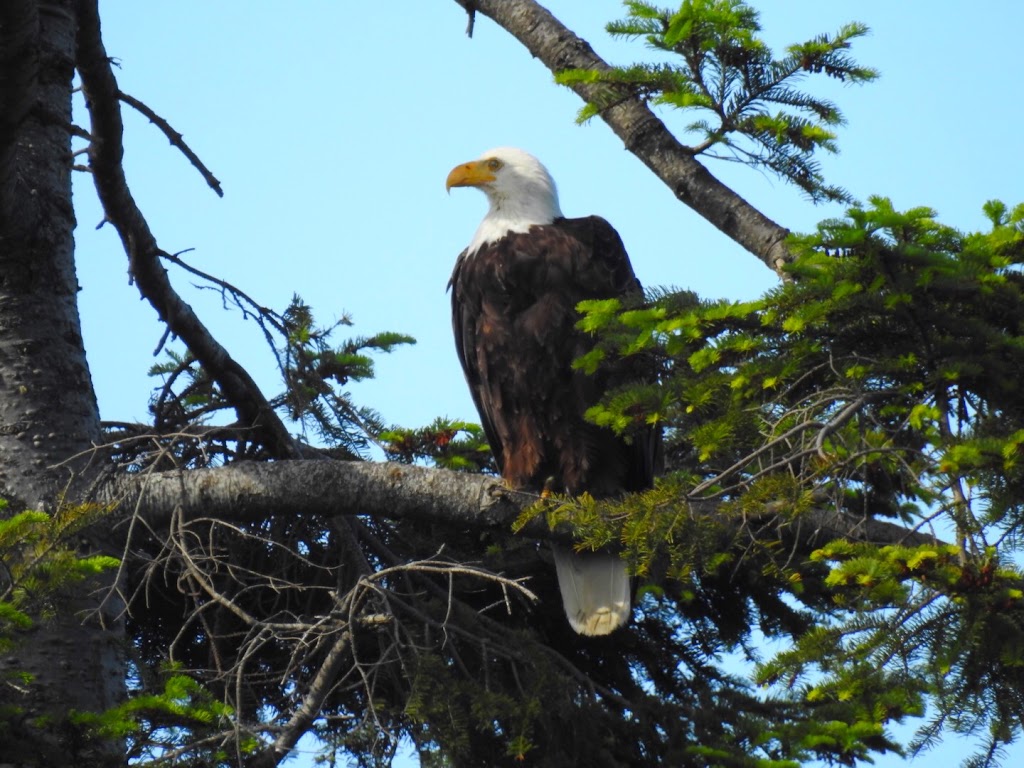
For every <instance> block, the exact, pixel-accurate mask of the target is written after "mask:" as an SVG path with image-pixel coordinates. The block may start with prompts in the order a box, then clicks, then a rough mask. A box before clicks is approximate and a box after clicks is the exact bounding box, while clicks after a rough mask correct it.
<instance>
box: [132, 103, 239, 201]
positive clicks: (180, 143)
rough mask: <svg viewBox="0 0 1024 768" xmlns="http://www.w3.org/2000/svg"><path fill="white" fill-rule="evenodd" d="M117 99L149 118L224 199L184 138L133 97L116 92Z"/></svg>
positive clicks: (215, 183) (219, 188) (217, 183)
mask: <svg viewBox="0 0 1024 768" xmlns="http://www.w3.org/2000/svg"><path fill="white" fill-rule="evenodd" d="M117 98H118V99H120V100H121V101H123V102H124V103H125V104H127V105H128V106H130V107H132V108H134V109H135V110H136V111H138V112H141V113H142V114H143V115H145V116H146V117H148V118H149V122H151V123H152V124H153V125H155V126H156V127H157V128H159V129H160V130H161V131H162V132H163V134H164V136H166V137H167V139H168V140H169V141H170V142H171V144H172V145H173V146H175V147H177V148H178V149H179V150H181V154H183V155H184V156H185V157H187V158H188V161H189V162H190V163H192V166H193V167H194V168H195V169H196V170H197V171H199V173H200V174H202V177H203V178H204V179H205V180H206V183H207V185H208V186H209V187H210V189H212V190H213V191H214V192H216V193H217V196H218V197H224V190H223V189H221V187H220V182H219V181H218V180H217V177H216V176H214V175H213V174H212V173H210V169H209V168H207V167H206V165H204V164H203V161H202V160H200V159H199V156H198V155H197V154H196V153H195V152H193V151H192V149H191V147H189V145H188V144H186V143H185V139H184V137H183V136H182V135H181V134H180V133H178V132H177V131H176V130H174V128H172V127H171V124H170V123H168V122H167V121H166V120H164V119H163V118H162V117H160V115H158V114H157V113H156V112H154V111H153V110H152V109H150V108H149V107H147V106H146V105H145V104H143V103H142V102H141V101H139V100H138V99H136V98H135V97H134V96H129V95H128V94H127V93H125V92H124V91H121V90H119V91H118V92H117Z"/></svg>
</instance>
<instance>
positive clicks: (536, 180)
mask: <svg viewBox="0 0 1024 768" xmlns="http://www.w3.org/2000/svg"><path fill="white" fill-rule="evenodd" d="M447 187H448V189H449V190H450V189H451V188H452V187H476V188H478V189H480V190H482V191H483V192H484V194H486V195H487V199H488V201H489V203H490V210H489V211H488V212H487V215H486V216H485V217H484V219H483V221H482V222H481V224H480V227H479V229H477V231H476V234H475V235H474V237H473V239H472V240H471V241H470V243H469V246H468V247H467V248H466V249H465V250H464V251H463V252H462V253H461V254H459V257H458V260H457V261H456V264H455V271H454V272H453V273H452V278H451V281H450V282H449V284H448V287H449V289H450V290H451V298H452V325H453V327H454V330H455V345H456V350H457V352H458V356H459V360H460V361H461V363H462V368H463V371H464V372H465V374H466V380H467V381H468V383H469V388H470V391H471V393H472V395H473V401H474V403H475V404H476V407H477V410H478V411H479V413H480V418H481V421H482V422H483V427H484V431H485V432H486V434H487V439H488V441H489V442H490V446H491V450H492V451H493V453H494V457H495V459H496V461H497V465H498V468H499V470H500V472H501V475H502V477H503V478H504V480H505V481H506V482H507V483H508V484H509V485H510V486H511V487H512V488H515V489H518V490H525V491H534V492H538V493H540V492H542V491H544V490H549V489H550V490H554V491H555V492H558V493H569V494H573V495H577V494H581V493H583V492H587V493H590V494H591V495H592V496H594V497H595V498H608V497H614V496H618V495H621V494H623V493H626V492H630V491H638V490H643V489H645V488H649V487H650V485H651V481H652V477H653V473H654V458H655V450H656V444H657V443H656V435H655V434H654V433H653V430H652V431H651V434H649V435H645V436H641V437H640V438H638V439H634V440H632V441H626V440H624V439H623V438H621V437H618V436H616V435H615V434H614V433H612V432H611V431H610V430H606V429H603V428H600V427H598V426H595V425H594V424H592V423H590V422H588V421H586V420H585V419H584V412H585V411H586V410H587V408H589V407H590V406H592V405H594V404H595V403H596V402H597V401H598V400H599V399H600V397H601V396H602V394H603V393H604V392H605V391H607V390H608V388H610V387H613V386H616V385H617V384H619V383H621V382H622V381H623V380H624V379H627V378H630V377H631V372H629V371H625V370H614V369H610V370H601V371H598V373H597V374H595V375H586V374H585V373H582V372H580V371H578V370H574V369H573V367H572V363H573V361H574V360H576V359H577V358H579V357H580V356H581V355H583V354H584V353H585V352H586V351H588V350H589V349H590V348H591V347H592V346H593V340H592V339H588V338H587V336H586V334H584V333H583V332H581V331H580V330H578V329H577V328H576V322H577V320H578V319H579V315H578V313H577V310H576V305H577V304H578V303H579V302H581V301H583V300H585V299H606V298H613V297H629V296H636V295H639V294H641V287H640V283H639V282H638V281H637V279H636V276H635V275H634V274H633V268H632V266H631V265H630V263H629V257H628V256H627V255H626V251H625V248H624V247H623V245H622V241H621V240H620V238H619V236H618V233H616V231H615V230H614V229H612V227H611V225H610V224H609V223H608V222H607V221H605V220H604V219H602V218H600V217H598V216H590V217H586V218H579V219H567V218H564V217H563V216H562V212H561V209H560V208H559V205H558V193H557V191H556V189H555V182H554V180H553V179H552V178H551V174H550V173H548V171H547V169H546V168H545V167H544V166H543V165H541V163H540V162H539V161H538V160H537V158H535V157H533V156H532V155H530V154H528V153H526V152H524V151H522V150H520V149H514V148H510V147H502V148H499V149H492V150H490V151H488V152H485V153H484V154H483V155H482V156H481V157H480V159H478V160H474V161H472V162H468V163H463V164H462V165H458V166H456V167H455V168H454V169H452V171H451V173H450V174H448V181H447ZM620 368H621V366H620ZM554 552H555V567H556V570H557V575H558V584H559V589H560V591H561V594H562V602H563V605H564V607H565V612H566V616H567V617H568V619H569V623H570V624H571V625H572V628H573V629H574V630H575V631H576V632H578V633H580V634H584V635H605V634H608V633H610V632H611V631H613V630H614V629H616V628H617V627H619V626H621V625H623V624H625V623H626V621H627V620H628V619H629V616H630V599H631V585H630V579H629V574H628V572H627V570H626V564H625V563H624V562H623V561H622V560H621V559H620V558H619V557H617V556H616V555H615V554H612V553H606V552H578V553H577V552H573V551H572V550H571V549H568V548H565V547H559V546H556V547H555V549H554Z"/></svg>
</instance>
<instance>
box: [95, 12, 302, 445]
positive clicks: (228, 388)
mask: <svg viewBox="0 0 1024 768" xmlns="http://www.w3.org/2000/svg"><path fill="white" fill-rule="evenodd" d="M76 8H77V15H78V20H79V30H78V41H77V44H78V50H77V56H76V60H77V65H78V71H79V74H80V75H81V78H82V90H83V92H84V93H85V96H86V105H87V107H88V109H89V114H90V117H91V120H92V126H91V128H92V130H91V131H90V133H91V135H92V137H93V141H92V143H91V145H90V151H89V166H90V168H91V169H92V171H93V178H94V180H95V184H96V191H97V194H98V195H99V198H100V202H101V203H102V205H103V210H104V213H105V215H106V217H107V219H108V220H109V221H110V222H111V223H112V224H113V225H114V227H115V228H116V229H117V232H118V234H119V235H120V237H121V242H122V243H123V245H124V249H125V253H127V255H128V262H129V271H130V274H131V275H132V278H133V279H134V280H135V282H136V283H137V284H138V287H139V291H140V293H142V295H143V296H144V297H145V298H146V299H147V300H148V301H149V303H150V304H151V305H152V306H153V308H154V309H155V310H156V311H157V314H158V315H159V316H160V319H161V320H163V322H165V323H166V324H167V326H168V328H170V329H171V330H172V331H173V333H175V334H176V335H177V336H178V337H179V338H181V339H182V340H183V341H184V342H185V344H186V345H187V346H188V348H189V349H190V350H191V351H192V353H193V354H194V355H195V356H196V359H197V360H199V361H200V363H202V365H203V366H204V367H205V368H206V370H207V371H208V372H209V373H210V375H211V376H212V377H213V378H214V379H215V380H216V381H217V383H218V384H219V385H220V387H221V389H222V390H223V392H224V394H225V396H226V397H227V398H228V399H229V400H230V402H231V403H232V405H233V406H234V407H235V409H236V411H237V413H238V416H239V419H240V420H241V421H242V422H244V423H246V424H251V425H253V427H254V428H256V429H258V430H259V431H260V432H261V433H263V435H264V436H265V438H266V441H267V445H268V447H269V448H270V450H271V451H272V453H273V454H275V455H276V456H278V457H280V458H296V457H297V456H298V455H299V452H300V449H299V447H298V445H297V443H296V442H295V441H294V440H293V439H292V437H291V435H290V434H289V433H288V430H287V428H286V427H285V425H284V423H283V422H282V421H281V419H280V418H278V416H277V414H276V413H274V410H273V408H272V407H271V405H270V403H268V402H267V400H266V398H265V397H264V396H263V393H262V392H261V391H260V389H259V387H258V386H257V385H256V382H255V381H253V379H252V377H251V376H250V375H249V373H248V372H247V371H246V370H245V369H244V368H243V367H242V366H241V365H239V364H238V363H237V362H236V361H235V360H234V359H233V358H232V357H231V356H230V355H229V354H228V352H227V350H226V349H224V347H223V346H221V344H220V343H219V342H217V340H216V339H215V338H214V337H213V335H212V334H211V333H210V332H209V330H207V328H206V327H205V326H204V325H203V323H202V322H201V321H200V320H199V318H198V317H197V316H196V314H195V313H194V312H193V311H192V308H191V307H190V306H189V305H188V304H187V303H186V302H185V301H183V300H182V299H181V297H180V296H179V295H178V294H177V293H176V292H175V290H174V288H173V287H172V286H171V283H170V281H169V280H168V278H167V273H166V271H165V270H164V269H163V267H162V265H161V264H160V260H159V256H158V255H159V253H160V248H159V247H158V245H157V242H156V238H155V237H154V236H153V233H152V231H151V230H150V228H149V224H148V223H147V221H146V219H145V217H144V216H143V214H142V211H141V210H139V208H138V206H137V205H136V203H135V200H134V199H133V197H132V194H131V190H130V189H129V187H128V182H127V180H126V179H125V175H124V168H123V167H122V165H121V159H122V157H123V155H124V146H123V143H122V135H123V132H124V126H123V123H122V120H121V110H120V102H119V100H118V96H119V93H120V92H119V90H118V88H117V81H116V80H115V78H114V73H113V72H112V71H111V68H110V59H109V58H108V56H107V52H106V50H105V48H104V46H103V41H102V39H101V37H100V20H99V11H98V9H97V7H96V0H78V2H77V3H76Z"/></svg>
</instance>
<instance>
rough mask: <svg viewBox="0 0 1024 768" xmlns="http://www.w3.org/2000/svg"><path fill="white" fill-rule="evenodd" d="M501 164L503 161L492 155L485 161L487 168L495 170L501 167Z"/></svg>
mask: <svg viewBox="0 0 1024 768" xmlns="http://www.w3.org/2000/svg"><path fill="white" fill-rule="evenodd" d="M502 165H504V163H502V162H501V160H499V159H498V158H496V157H492V158H491V159H490V160H488V161H487V170H489V171H497V170H500V169H501V166H502Z"/></svg>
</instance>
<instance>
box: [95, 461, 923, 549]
mask: <svg viewBox="0 0 1024 768" xmlns="http://www.w3.org/2000/svg"><path fill="white" fill-rule="evenodd" d="M96 493H97V500H98V501H100V502H101V503H116V504H118V505H119V509H120V510H121V511H122V512H123V513H135V514H137V515H139V516H140V517H141V518H142V519H143V520H144V521H146V522H147V523H149V524H150V525H152V526H154V527H157V528H160V527H164V526H166V525H167V524H168V523H169V521H170V520H171V516H172V514H174V513H175V512H180V514H181V515H182V516H183V518H184V519H186V520H189V519H196V518H200V517H213V518H218V519H221V520H230V521H232V522H236V523H246V522H256V521H260V520H265V519H267V518H268V517H273V516H277V515H327V516H338V515H371V516H374V517H381V518H388V519H393V520H397V519H420V520H430V521H434V522H442V523H447V524H452V525H459V526H465V527H466V528H476V529H481V530H482V529H503V530H509V529H510V527H511V525H512V522H513V521H514V520H515V519H516V517H517V516H518V515H519V514H520V513H521V512H522V511H523V510H524V509H526V508H527V507H529V506H530V505H531V504H533V503H535V502H536V500H537V498H536V496H533V495H530V494H525V493H518V492H515V491H510V490H509V489H508V488H506V487H505V486H504V485H502V483H501V482H500V481H498V480H495V479H494V478H490V477H484V476H481V475H471V474H466V473H463V472H451V471H448V470H443V469H426V468H423V467H414V466H406V465H402V464H385V463H374V462H350V461H278V462H270V463H256V462H253V463H246V462H242V463H238V464H232V465H229V466H226V467H219V468H216V469H197V470H187V471H177V470H176V471H171V472H161V473H150V474H145V475H119V476H115V477H113V478H111V479H110V480H109V481H108V482H106V483H105V484H103V485H101V486H100V487H99V488H98V489H97V491H96ZM690 509H691V513H692V514H694V515H698V516H713V515H717V514H718V511H717V510H718V507H717V504H716V503H714V502H709V501H692V502H690ZM782 512H785V510H772V509H766V510H765V513H764V519H763V520H761V521H759V522H762V523H769V522H772V521H775V520H776V519H778V518H781V515H780V514H779V513H782ZM722 520H723V523H724V522H725V521H726V520H727V518H725V517H723V518H722ZM750 522H751V521H750V520H749V519H748V520H746V523H748V524H749V523H750ZM734 524H736V525H738V524H739V523H738V522H734ZM785 531H786V533H785V535H786V536H787V538H792V539H794V542H795V543H796V544H797V545H798V546H799V547H800V549H812V548H814V547H816V546H821V545H822V544H824V543H826V542H828V541H832V540H834V539H849V540H853V541H865V542H872V543H876V544H897V543H902V544H907V545H910V546H913V545H916V544H922V543H926V542H933V541H935V539H934V537H932V536H930V535H926V534H923V533H919V532H915V531H910V530H909V529H907V528H905V527H903V526H901V525H896V524H893V523H888V522H885V521H881V520H876V519H872V518H865V517H859V516H854V515H849V514H846V513H843V512H839V511H835V510H832V509H829V508H821V509H818V510H814V511H812V512H810V513H807V514H805V515H802V516H800V517H799V518H798V520H796V521H793V522H790V523H788V524H787V526H786V529H785ZM521 534H522V535H524V536H530V537H532V538H538V539H561V540H565V539H566V538H567V534H566V533H564V532H557V533H556V532H553V531H551V530H550V528H549V527H548V525H547V523H546V522H545V521H544V520H543V516H538V517H537V518H534V519H533V520H532V521H530V523H529V524H527V525H526V527H525V528H524V529H523V530H522V531H521Z"/></svg>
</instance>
